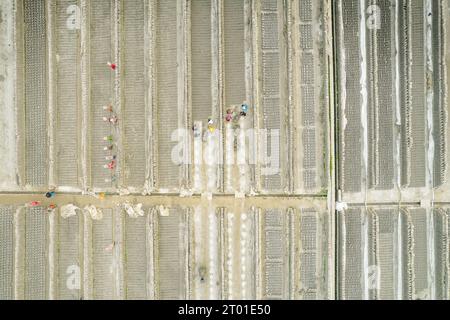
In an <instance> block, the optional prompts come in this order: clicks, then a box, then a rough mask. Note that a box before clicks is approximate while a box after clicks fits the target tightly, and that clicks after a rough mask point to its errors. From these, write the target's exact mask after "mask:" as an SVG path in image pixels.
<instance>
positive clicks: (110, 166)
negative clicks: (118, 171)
mask: <svg viewBox="0 0 450 320" xmlns="http://www.w3.org/2000/svg"><path fill="white" fill-rule="evenodd" d="M103 167H104V168H105V169H110V170H112V169H114V168H115V167H116V161H115V160H113V161H111V162H109V163H107V164H105V165H104V166H103Z"/></svg>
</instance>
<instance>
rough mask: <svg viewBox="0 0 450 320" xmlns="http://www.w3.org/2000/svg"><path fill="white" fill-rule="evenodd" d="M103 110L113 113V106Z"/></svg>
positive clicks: (105, 107) (104, 107)
mask: <svg viewBox="0 0 450 320" xmlns="http://www.w3.org/2000/svg"><path fill="white" fill-rule="evenodd" d="M103 110H105V111H108V112H113V108H112V105H109V106H103Z"/></svg>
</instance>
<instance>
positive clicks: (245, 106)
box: [241, 102, 248, 114]
mask: <svg viewBox="0 0 450 320" xmlns="http://www.w3.org/2000/svg"><path fill="white" fill-rule="evenodd" d="M241 110H242V112H245V113H246V114H247V112H248V105H247V104H246V103H245V102H244V103H243V104H242V106H241Z"/></svg>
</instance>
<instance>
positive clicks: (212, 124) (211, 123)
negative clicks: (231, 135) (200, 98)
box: [208, 118, 216, 133]
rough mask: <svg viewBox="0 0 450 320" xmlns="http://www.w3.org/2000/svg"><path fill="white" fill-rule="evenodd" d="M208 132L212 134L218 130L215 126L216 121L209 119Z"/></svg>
mask: <svg viewBox="0 0 450 320" xmlns="http://www.w3.org/2000/svg"><path fill="white" fill-rule="evenodd" d="M208 130H209V132H211V133H213V132H214V131H215V130H216V127H215V126H214V120H212V119H211V118H208Z"/></svg>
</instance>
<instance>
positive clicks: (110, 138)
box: [103, 135, 113, 142]
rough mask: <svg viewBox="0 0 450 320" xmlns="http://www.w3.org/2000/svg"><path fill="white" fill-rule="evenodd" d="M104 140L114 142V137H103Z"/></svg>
mask: <svg viewBox="0 0 450 320" xmlns="http://www.w3.org/2000/svg"><path fill="white" fill-rule="evenodd" d="M103 140H105V141H109V142H112V141H113V136H112V135H109V136H106V137H103Z"/></svg>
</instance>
